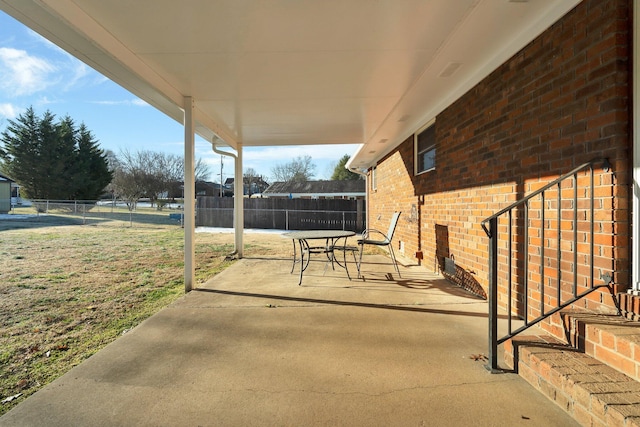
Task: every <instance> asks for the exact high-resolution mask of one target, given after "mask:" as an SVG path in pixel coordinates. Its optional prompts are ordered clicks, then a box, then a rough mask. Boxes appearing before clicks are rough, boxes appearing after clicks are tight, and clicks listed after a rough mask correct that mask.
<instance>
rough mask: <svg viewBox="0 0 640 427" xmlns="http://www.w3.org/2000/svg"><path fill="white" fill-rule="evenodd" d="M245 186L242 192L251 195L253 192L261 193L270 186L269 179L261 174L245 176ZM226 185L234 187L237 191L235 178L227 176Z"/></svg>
mask: <svg viewBox="0 0 640 427" xmlns="http://www.w3.org/2000/svg"><path fill="white" fill-rule="evenodd" d="M243 181H244V183H243V186H242V187H243V188H242V194H243V195H245V196H251V195H253V194H261V193H262V192H264V190H266V189H267V187H269V184H268V183H267V181H265V180H264V179H263V178H262V177H261V176H253V177H247V176H245V177H244V178H243ZM224 185H225V187H227V188H231V189H234V191H235V179H234V178H227V179H226V180H225V182H224Z"/></svg>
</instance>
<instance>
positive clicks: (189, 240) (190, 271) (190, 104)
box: [184, 96, 196, 292]
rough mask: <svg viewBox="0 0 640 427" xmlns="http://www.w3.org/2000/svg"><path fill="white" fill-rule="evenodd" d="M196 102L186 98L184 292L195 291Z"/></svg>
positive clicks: (189, 97)
mask: <svg viewBox="0 0 640 427" xmlns="http://www.w3.org/2000/svg"><path fill="white" fill-rule="evenodd" d="M193 110H194V100H193V98H192V97H191V96H185V97H184V291H185V292H189V291H191V289H193V282H194V277H195V264H194V260H195V243H194V240H195V210H196V205H195V194H196V188H195V187H196V183H195V166H194V165H195V160H194V153H195V120H194V117H193Z"/></svg>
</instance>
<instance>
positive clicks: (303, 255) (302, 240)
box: [282, 230, 356, 286]
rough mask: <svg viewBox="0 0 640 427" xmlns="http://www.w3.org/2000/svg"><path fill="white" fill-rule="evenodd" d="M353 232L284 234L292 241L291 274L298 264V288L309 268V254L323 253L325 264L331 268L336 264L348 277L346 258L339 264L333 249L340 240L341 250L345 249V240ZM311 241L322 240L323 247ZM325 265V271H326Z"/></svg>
mask: <svg viewBox="0 0 640 427" xmlns="http://www.w3.org/2000/svg"><path fill="white" fill-rule="evenodd" d="M355 234H356V233H355V232H353V231H345V230H306V231H292V232H289V233H284V234H283V235H282V236H283V237H288V238H290V239H292V241H293V264H292V266H291V273H293V271H294V270H295V266H296V264H297V263H300V280H299V281H298V286H300V285H301V284H302V274H303V273H304V271H305V270H306V269H307V267H308V266H309V261H310V259H311V254H317V253H323V254H326V256H327V263H331V266H332V268H333V266H334V264H338V265H339V266H340V267H342V268H344V269H345V270H346V272H347V276H348V277H349V279H351V276H349V270H348V269H347V265H346V257H345V261H344V265H343V264H341V263H340V261H338V260H337V259H336V257H335V254H334V249H335V248H336V247H337V246H338V245H336V244H337V243H338V242H339V241H340V240H341V239H344V244H343V245H342V249H346V248H347V246H346V243H347V238H348V237H351V236H355ZM296 240H297V246H299V248H300V259H298V254H297V252H298V251H297V249H296ZM312 240H324V245H320V244H319V243H316V244H314V245H312V244H310V243H309V242H310V241H312ZM326 268H327V267H326V265H325V269H326Z"/></svg>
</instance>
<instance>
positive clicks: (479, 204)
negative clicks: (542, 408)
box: [350, 0, 640, 425]
mask: <svg viewBox="0 0 640 427" xmlns="http://www.w3.org/2000/svg"><path fill="white" fill-rule="evenodd" d="M633 34H634V19H633V9H632V5H631V2H629V1H626V0H615V1H607V2H603V1H592V0H585V1H583V2H581V3H580V4H578V5H577V6H576V7H575V8H574V9H573V10H571V11H570V12H569V13H568V14H566V15H565V16H564V17H562V18H561V19H560V20H559V21H557V22H556V23H555V24H553V25H552V26H551V27H549V28H548V29H547V30H545V31H544V32H543V33H542V34H541V35H539V36H538V37H537V38H536V39H535V40H533V41H532V42H531V43H529V44H528V45H527V46H526V47H524V48H523V49H522V50H520V51H519V52H518V53H517V54H515V55H514V56H513V57H511V58H510V59H508V60H507V61H506V62H504V63H503V64H502V65H501V66H499V67H498V68H497V69H495V70H494V71H493V72H492V73H490V74H489V75H488V76H487V77H486V78H484V79H483V80H482V81H480V82H479V83H478V84H477V85H475V86H474V87H473V88H472V89H470V90H469V91H467V92H466V93H464V94H463V95H462V96H460V97H459V98H457V99H455V100H454V101H452V102H451V103H450V104H448V105H446V106H444V107H443V108H442V109H441V110H439V111H437V112H435V113H434V114H433V115H432V116H429V117H426V118H425V120H424V122H423V123H422V125H421V126H420V127H417V128H416V129H415V130H414V132H413V134H412V135H410V136H408V137H407V138H406V139H405V140H404V141H403V142H401V143H400V144H399V145H397V146H396V147H395V148H394V149H393V150H391V151H390V152H388V153H387V154H385V155H384V156H383V157H381V158H379V159H377V160H376V162H375V165H373V166H371V167H369V168H368V169H367V171H366V173H367V178H368V187H367V191H368V206H367V209H368V219H369V221H370V224H369V225H370V226H372V227H374V228H382V229H384V227H385V226H386V224H387V223H388V221H389V219H390V218H391V215H392V213H393V212H395V211H402V212H403V215H402V216H401V218H400V222H399V224H398V227H397V229H396V233H395V237H394V240H395V242H394V244H395V247H396V253H397V252H398V250H399V251H400V252H401V253H402V254H403V255H404V257H405V258H407V259H408V260H409V261H410V262H417V263H422V264H424V265H425V266H427V267H428V268H433V269H437V270H441V271H444V270H445V260H449V259H451V260H455V266H456V269H457V271H456V272H453V273H452V272H449V274H446V273H445V275H447V276H448V277H449V278H450V279H451V280H453V281H455V282H458V283H459V284H461V285H463V286H466V287H469V288H470V289H472V290H474V291H476V292H477V293H480V294H484V295H488V294H490V291H489V288H490V282H491V281H492V278H493V276H492V274H493V275H494V276H495V279H494V280H495V284H496V285H497V292H496V295H495V304H496V311H497V313H498V314H499V315H500V314H502V315H506V314H507V313H510V319H512V320H510V321H513V322H515V323H518V326H519V325H520V324H522V322H523V321H524V322H530V323H532V324H535V325H536V326H540V327H541V328H542V329H544V330H545V331H546V332H548V333H549V334H550V335H551V336H553V337H555V338H557V339H558V340H560V342H566V341H567V340H568V341H569V342H570V343H572V344H573V345H575V346H576V347H578V348H579V349H581V350H583V351H585V352H586V354H588V355H589V356H592V357H593V358H594V359H596V360H599V361H602V362H604V363H606V364H608V365H610V366H613V367H615V368H616V369H617V371H618V372H624V373H625V374H626V375H628V376H630V377H631V378H634V379H638V374H639V373H640V370H638V361H640V347H637V351H636V352H635V353H634V352H633V351H632V350H631V349H630V348H631V347H633V346H634V341H633V339H630V340H626V341H625V340H623V339H622V338H619V337H617V336H615V335H613V334H611V335H610V334H609V332H607V331H606V329H599V327H596V326H594V325H593V323H599V322H600V323H602V324H605V323H606V324H608V325H609V326H611V323H610V322H613V324H616V325H620V324H624V323H623V322H622V323H621V321H619V320H615V321H612V320H611V319H612V318H611V317H610V316H608V315H615V314H617V313H620V314H622V315H624V316H626V317H627V318H629V319H637V318H638V315H639V314H640V311H639V310H638V308H639V302H638V299H637V297H635V294H637V290H636V289H635V288H634V286H633V283H634V282H637V278H636V277H635V276H634V274H632V273H633V272H632V268H633V267H634V264H637V252H636V254H635V255H634V252H633V250H632V247H633V246H632V245H633V243H632V242H633V240H634V239H632V226H631V224H632V220H633V218H632V215H631V214H632V209H631V207H632V205H633V202H634V200H633V182H634V181H633V168H634V162H633V153H634V144H633V140H634V137H633V123H634V119H633V111H634V110H633V108H632V105H633V88H634V74H637V70H635V68H634V66H633V55H632V52H633V37H632V36H633ZM634 70H635V71H634ZM359 155H362V153H358V154H356V155H355V156H354V157H353V158H352V163H351V165H350V166H351V167H353V168H354V169H358V168H357V167H355V166H354V163H357V161H358V159H359V157H358V156H359ZM582 165H584V167H582V168H581V166H582ZM635 167H636V168H637V167H638V164H637V162H636V163H635ZM576 169H577V170H576ZM565 174H569V176H568V177H566V179H564V180H562V181H561V182H559V183H556V182H554V181H555V180H558V179H559V178H561V177H563V175H565ZM550 183H551V184H550ZM547 184H550V186H549V188H547V189H546V190H545V191H543V192H542V193H540V194H539V195H537V196H536V197H534V198H531V199H529V200H526V201H524V202H523V203H521V204H520V205H517V206H514V208H513V210H510V211H508V212H505V213H504V214H502V215H501V216H500V217H499V218H496V222H495V224H494V225H495V227H496V228H495V230H493V229H491V228H489V222H488V221H487V219H488V218H490V217H492V216H493V215H494V214H496V213H498V212H499V211H501V210H503V209H505V208H507V207H509V206H510V205H512V204H513V203H515V202H517V201H519V200H521V199H523V198H525V197H526V196H528V195H530V194H532V193H534V192H536V190H539V189H543V188H544V187H545V186H546V185H547ZM574 208H575V209H574ZM485 228H487V230H485ZM488 235H493V236H494V237H495V238H496V240H497V241H496V252H495V255H494V257H495V258H496V259H495V264H492V259H491V257H492V255H490V253H491V247H490V246H491V241H490V239H489V237H488ZM633 248H634V249H636V247H633ZM636 268H637V267H636ZM492 269H493V270H494V271H491V270H492ZM594 287H595V288H597V289H595V290H594V291H593V292H592V289H593V288H594ZM583 294H586V295H585V296H583V297H581V296H582V295H583ZM574 296H577V297H578V298H577V301H575V302H573V300H572V298H573V297H574ZM567 301H569V302H568V303H567ZM565 305H566V307H565ZM563 308H564V310H560V311H556V310H558V309H563ZM583 312H586V313H600V314H605V316H604V317H603V318H601V320H597V321H595V322H594V321H593V320H592V321H591V322H587V321H584V320H582V317H581V316H585V315H584V314H575V313H583ZM550 313H555V314H552V315H551V316H550V317H548V318H546V319H542V320H539V318H541V317H542V315H543V314H544V315H546V314H550ZM602 319H604V320H602ZM625 325H627V326H630V325H629V324H625ZM633 326H634V327H636V326H635V325H633ZM505 329H509V330H511V329H513V330H516V329H518V328H517V326H513V327H511V326H509V327H503V328H502V329H501V330H500V331H499V332H498V335H497V337H498V338H500V337H502V336H503V334H507V332H506V330H505ZM629 331H630V329H626V332H627V333H630V332H629ZM516 332H517V331H516ZM494 333H495V331H494ZM530 333H531V331H527V332H524V334H525V335H526V334H530ZM590 335H591V336H590ZM605 335H606V336H607V337H608V338H607V339H605V338H603V337H604V336H605ZM634 336H635V337H637V336H636V335H634ZM544 340H547V341H548V340H553V338H544ZM504 342H505V343H506V344H507V347H506V348H507V350H508V352H512V353H511V354H509V355H508V357H507V359H508V360H511V363H514V360H515V363H518V362H520V366H519V367H517V368H518V369H520V371H521V372H522V371H526V374H527V375H528V376H529V378H528V380H529V381H530V382H531V383H532V384H533V385H534V386H536V387H539V388H540V389H541V391H543V392H544V393H546V394H547V395H548V396H549V397H550V398H552V399H554V400H556V401H557V402H558V403H559V404H561V405H563V406H565V407H566V408H567V410H569V411H570V412H572V413H573V414H574V416H575V417H576V418H577V419H578V420H579V421H581V422H583V424H584V425H591V423H596V424H597V423H600V422H606V423H610V420H608V419H607V418H606V417H605V416H604V415H602V416H601V417H599V418H598V417H595V416H591V415H589V416H587V415H585V413H587V412H589V411H590V408H591V406H589V405H593V402H594V399H595V397H593V396H594V395H593V394H589V392H586V396H591V399H592V400H589V399H590V398H589V397H587V398H586V402H585V401H582V402H580V401H574V400H572V396H571V393H572V392H571V391H567V390H566V389H564V388H563V387H562V386H559V388H558V389H556V388H554V387H553V386H551V385H550V384H552V383H553V382H554V378H556V379H557V381H558V382H562V381H564V382H563V384H565V383H571V380H570V379H567V378H568V377H565V376H562V375H561V372H562V369H560V368H558V367H557V366H555V365H554V364H553V362H547V361H546V360H545V359H544V358H543V357H541V356H540V355H539V354H537V355H536V354H535V351H533V352H532V353H531V354H534V355H533V356H529V354H530V353H527V351H529V350H525V348H526V346H525V345H524V344H512V343H511V342H510V340H508V339H505V341H504ZM519 346H520V347H519ZM514 348H516V350H514ZM624 348H627V350H624ZM634 348H636V347H634ZM545 351H549V350H548V349H546V350H545ZM513 352H516V353H517V352H519V353H520V354H519V356H518V355H517V354H513ZM490 357H491V356H490ZM494 357H497V355H494ZM518 357H519V358H520V360H518ZM528 357H530V358H531V360H529V359H527V358H528ZM554 357H555V356H554ZM533 359H535V361H532V360H533ZM528 363H530V364H531V366H533V365H535V366H537V367H540V366H543V367H542V368H540V369H541V371H536V368H535V367H531V366H530V365H527V364H528ZM545 363H548V364H546V365H545ZM545 369H546V373H544V372H545V371H544V370H545ZM554 369H557V370H555V371H554ZM604 369H605V368H603V371H604ZM549 371H551V372H552V373H551V374H549ZM554 375H555V377H554ZM525 376H526V375H525ZM593 381H594V382H598V381H596V380H593ZM578 382H579V381H578ZM611 382H612V380H610V379H608V380H607V379H605V380H602V383H603V384H607V387H609V383H611ZM573 385H574V384H573V383H571V386H572V387H573ZM603 387H604V386H603ZM576 388H577V386H576ZM563 399H564V400H563ZM567 402H569V403H567ZM598 404H600V405H606V403H602V402H599V403H598ZM579 411H584V413H579ZM605 412H606V411H605ZM612 413H613V409H612ZM616 416H619V417H622V418H621V419H624V417H623V416H620V415H619V414H618V415H616ZM614 424H615V423H614ZM594 425H595V424H594ZM598 425H599V424H598ZM615 425H617V424H615ZM620 425H622V424H620Z"/></svg>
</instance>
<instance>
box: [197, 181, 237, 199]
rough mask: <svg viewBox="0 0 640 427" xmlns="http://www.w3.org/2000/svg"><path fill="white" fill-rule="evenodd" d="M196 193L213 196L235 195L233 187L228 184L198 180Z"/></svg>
mask: <svg viewBox="0 0 640 427" xmlns="http://www.w3.org/2000/svg"><path fill="white" fill-rule="evenodd" d="M221 187H222V188H221ZM196 195H197V196H213V197H220V196H222V197H231V196H233V188H231V187H229V186H228V185H226V184H225V185H222V186H220V184H218V183H217V182H208V181H197V182H196Z"/></svg>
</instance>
